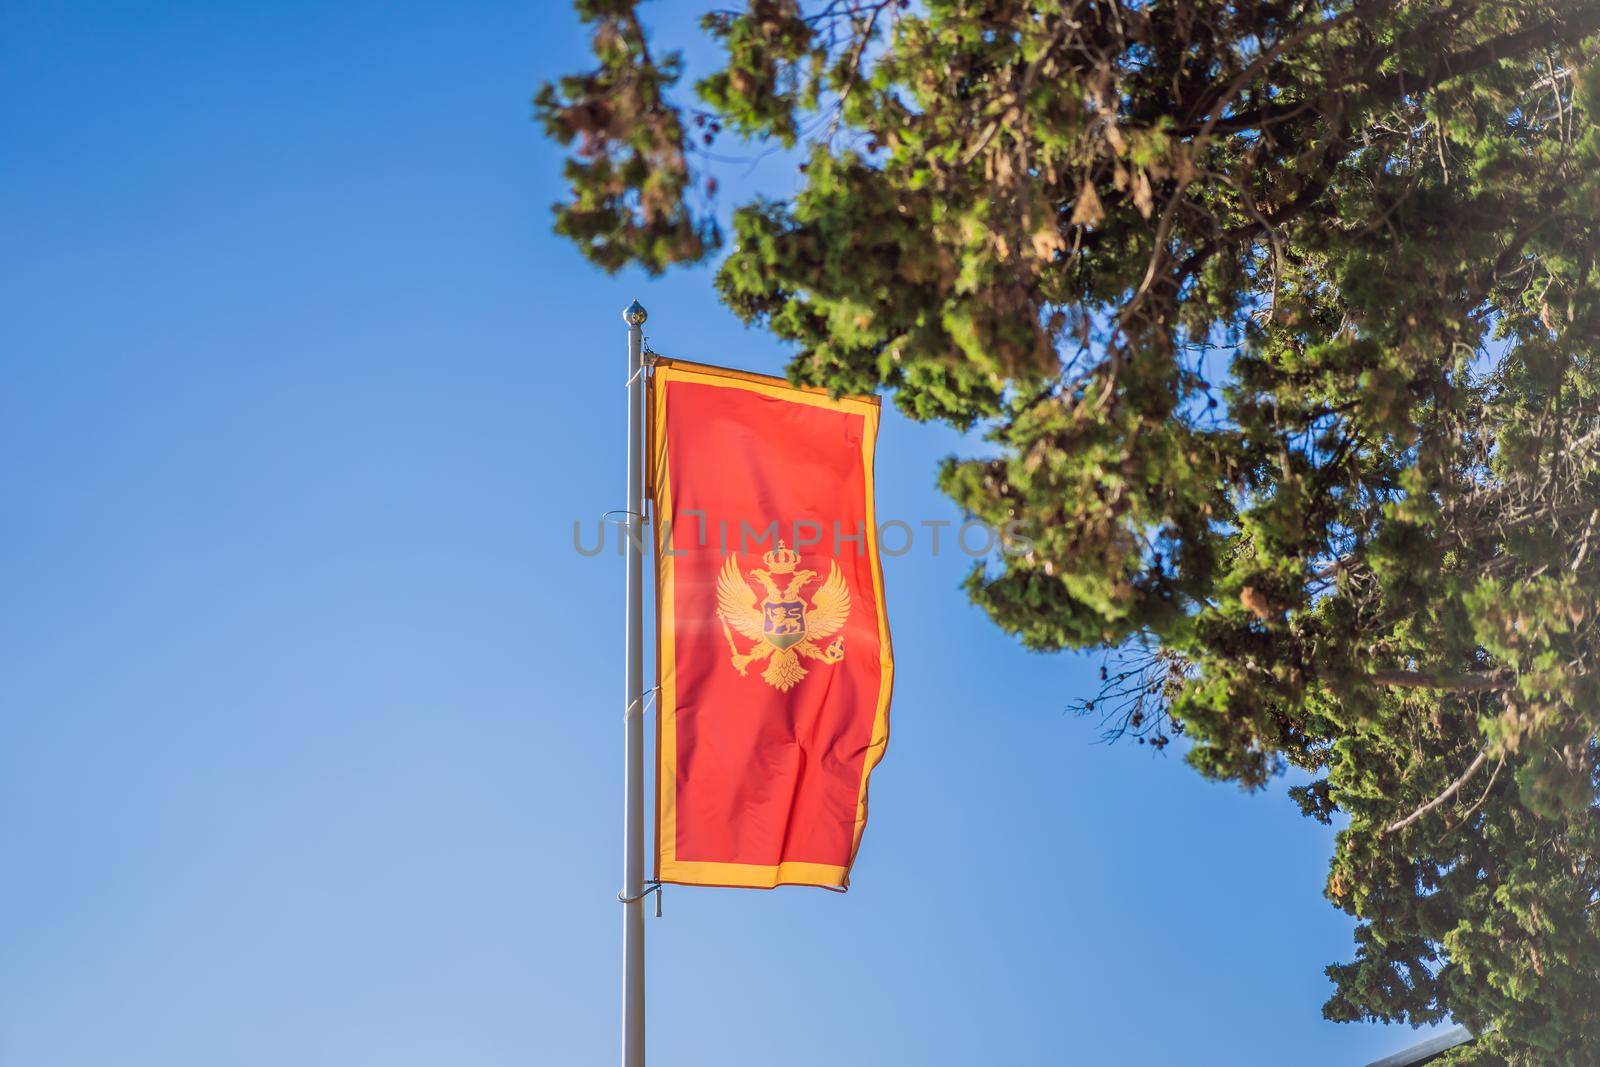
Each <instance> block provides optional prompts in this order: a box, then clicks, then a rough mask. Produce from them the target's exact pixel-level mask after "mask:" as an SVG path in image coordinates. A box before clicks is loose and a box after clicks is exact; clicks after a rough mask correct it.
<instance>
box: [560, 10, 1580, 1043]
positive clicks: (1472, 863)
mask: <svg viewBox="0 0 1600 1067" xmlns="http://www.w3.org/2000/svg"><path fill="white" fill-rule="evenodd" d="M582 10H583V13H584V15H585V17H586V18H588V19H590V20H591V21H593V22H594V23H595V25H596V33H595V45H596V55H597V57H598V60H599V66H598V68H597V69H596V70H595V71H593V72H591V73H589V74H586V75H582V76H579V77H575V78H571V79H567V80H565V81H564V82H563V83H562V84H561V85H560V86H559V87H554V88H552V87H547V88H546V89H545V90H544V91H543V92H542V93H541V95H540V98H539V105H540V113H541V116H542V118H543V120H544V122H545V123H546V125H547V127H548V128H549V129H550V131H551V132H552V133H553V134H554V135H555V136H556V137H558V138H559V139H561V140H562V141H563V143H572V142H574V141H575V142H576V143H577V155H576V156H575V158H574V160H573V161H572V163H571V165H570V169H569V178H570V180H571V183H572V190H573V197H572V200H571V201H570V202H569V203H567V204H565V205H562V206H560V207H559V208H558V222H557V225H558V228H560V229H561V230H562V232H564V233H568V234H570V235H571V236H573V237H574V239H576V240H577V241H578V243H579V244H580V246H581V247H582V248H584V250H585V251H586V253H587V254H589V255H590V256H591V257H592V258H594V259H595V260H596V261H597V262H599V263H601V264H602V265H604V266H606V267H609V268H615V267H618V266H620V265H622V264H625V263H629V262H637V263H641V264H643V265H644V266H646V267H647V268H650V269H653V270H654V269H661V268H662V267H664V266H666V265H668V264H670V263H674V262H683V261H691V260H695V259H699V258H703V257H704V256H706V255H708V254H709V253H710V252H711V251H712V250H713V249H714V248H715V247H716V244H717V242H716V228H715V226H714V224H713V223H712V221H711V220H710V217H709V215H708V214H707V213H706V211H705V209H704V207H696V206H695V205H694V203H693V201H694V200H695V198H696V196H697V195H698V194H697V193H696V188H697V186H698V184H699V183H700V182H702V181H706V182H709V181H711V180H712V179H711V176H710V174H709V172H708V169H707V167H706V166H702V167H700V168H698V169H696V168H693V167H691V165H690V161H691V160H692V159H693V158H694V152H695V150H696V146H695V144H694V142H693V141H692V140H691V139H690V138H689V137H688V136H687V135H686V133H685V129H686V128H687V124H688V123H690V122H692V123H694V129H696V130H697V131H700V132H699V133H698V137H699V138H700V140H701V141H702V142H704V143H706V144H709V143H711V142H712V141H714V140H715V139H716V136H717V135H718V134H719V132H720V131H721V130H722V129H723V128H724V127H726V128H727V130H728V131H729V132H730V134H731V135H735V136H738V137H741V138H746V139H751V140H755V141H760V140H763V139H773V140H776V141H777V142H779V143H781V144H785V145H792V144H798V143H800V142H804V143H805V145H806V148H805V151H806V152H807V156H806V159H807V162H806V163H805V165H804V167H803V170H804V179H803V182H802V184H801V187H800V188H799V190H798V191H797V192H795V193H794V194H793V195H792V196H790V197H788V198H786V199H782V200H771V199H760V200H756V201H753V202H751V203H747V204H744V205H741V206H738V207H737V208H736V209H735V210H734V212H733V216H732V218H733V227H734V230H735V234H736V246H735V247H734V249H733V250H732V252H731V253H729V254H728V255H727V256H726V257H725V258H724V259H723V261H722V264H721V267H720V270H719V272H718V275H717V286H718V290H719V292H720V293H721V295H722V298H723V299H724V301H725V302H726V303H727V304H728V306H729V307H731V308H733V309H734V310H735V311H736V312H737V313H738V314H740V315H741V316H743V317H744V318H745V319H746V320H748V321H750V322H752V323H757V324H760V325H762V326H764V327H765V328H767V329H769V330H771V331H772V332H773V333H774V334H776V335H777V336H779V337H782V338H784V339H786V340H788V341H790V342H792V343H793V344H794V346H795V350H796V352H797V355H796V356H795V359H794V361H793V363H792V364H791V367H790V373H791V376H792V377H793V378H794V379H795V380H796V381H800V382H807V383H813V384H820V385H824V386H827V387H829V388H831V389H834V390H837V391H841V392H863V391H868V390H880V389H881V390H884V391H886V392H888V393H889V394H890V395H892V397H893V399H894V401H895V403H897V404H898V405H899V406H900V407H901V409H902V410H903V411H905V412H907V413H908V414H910V415H911V416H913V417H914V418H918V419H938V420H943V421H946V422H949V423H952V424H954V425H956V426H960V427H963V428H969V427H980V428H981V429H982V430H983V432H984V433H986V435H987V436H988V438H989V439H990V441H991V442H992V443H993V444H994V446H995V448H994V450H993V455H992V458H983V459H956V458H952V459H950V460H948V461H947V462H946V463H945V464H944V466H943V468H942V469H941V471H940V475H939V478H940V484H941V486H942V487H943V488H944V490H945V491H946V492H947V493H949V494H950V496H951V497H952V498H953V499H954V500H956V501H957V502H958V503H959V504H960V505H961V506H962V507H963V508H964V509H966V510H967V511H968V512H970V513H971V514H973V515H976V516H980V517H982V518H984V519H987V520H989V521H991V522H993V523H996V524H1002V525H1003V524H1006V523H1010V522H1019V523H1021V524H1022V525H1023V526H1024V527H1025V528H1027V529H1028V530H1029V532H1030V536H1031V537H1032V539H1033V541H1034V551H1033V552H1032V553H1031V554H1030V555H1028V556H1024V557H1006V558H1004V559H1000V560H997V561H996V562H995V563H994V564H992V565H990V566H988V567H980V568H978V569H976V570H975V571H974V572H973V573H972V575H971V576H970V578H969V580H968V583H967V588H968V592H969V593H970V595H971V596H972V598H973V599H974V600H975V601H976V602H977V603H978V604H980V605H981V606H983V607H984V609H985V610H987V611H988V612H989V614H990V615H991V616H992V617H993V618H994V620H995V621H996V623H997V624H999V625H1000V626H1002V627H1004V628H1005V629H1006V630H1008V631H1010V632H1012V633H1015V634H1016V635H1018V637H1019V638H1020V639H1021V640H1022V641H1023V642H1024V643H1025V644H1027V645H1028V646H1030V647H1033V648H1040V649H1057V648H1085V647H1103V648H1106V649H1110V650H1113V654H1112V656H1111V660H1110V662H1109V663H1108V670H1107V672H1106V675H1105V686H1104V689H1103V690H1102V691H1101V692H1100V693H1098V694H1096V696H1095V698H1094V699H1093V700H1089V701H1085V702H1084V704H1085V706H1086V709H1088V710H1093V711H1096V712H1098V713H1100V714H1102V715H1104V716H1106V717H1107V718H1108V725H1109V728H1110V729H1111V730H1112V731H1113V732H1117V733H1127V734H1130V735H1132V736H1135V737H1137V738H1138V739H1139V740H1140V741H1141V742H1143V743H1147V744H1153V745H1156V746H1158V747H1160V746H1164V745H1166V744H1167V743H1168V742H1169V741H1170V740H1171V738H1172V737H1173V736H1175V735H1176V734H1179V733H1182V734H1184V735H1186V736H1187V738H1188V741H1189V744H1188V756H1187V758H1188V760H1189V762H1190V763H1191V764H1192V765H1193V766H1194V767H1195V768H1196V769H1197V770H1199V771H1200V772H1201V773H1203V774H1206V775H1209V776H1212V777H1216V778H1220V779H1228V780H1233V781H1237V782H1239V783H1241V784H1243V785H1244V786H1246V787H1251V788H1254V787H1259V786H1261V785H1262V784H1264V783H1265V782H1266V781H1267V780H1268V779H1269V778H1270V777H1271V776H1272V775H1274V774H1276V773H1278V772H1279V771H1281V770H1282V769H1284V768H1285V767H1288V766H1293V767H1295V768H1298V769H1299V770H1300V771H1302V772H1304V775H1305V782H1304V784H1301V785H1297V786H1296V787H1295V788H1294V789H1293V790H1292V791H1291V793H1292V796H1293V797H1294V799H1295V801H1296V802H1297V803H1298V804H1299V805H1300V807H1301V809H1302V810H1303V811H1304V812H1305V813H1306V814H1307V815H1308V816H1310V817H1313V818H1316V819H1320V820H1322V821H1325V822H1334V823H1336V824H1337V825H1339V826H1340V827H1341V829H1340V831H1339V835H1338V839H1337V845H1336V848H1335V851H1334V855H1333V857H1332V860H1331V863H1330V868H1329V876H1328V882H1327V896H1328V899H1329V900H1330V901H1331V902H1332V903H1333V904H1334V905H1335V906H1337V907H1339V908H1342V909H1344V910H1345V911H1347V912H1348V913H1350V914H1351V915H1352V916H1354V917H1355V918H1356V919H1357V920H1358V926H1357V932H1356V949H1355V956H1354V958H1353V960H1351V961H1350V962H1348V963H1342V964H1337V965H1335V966H1332V967H1330V968H1329V969H1328V974H1329V976H1330V978H1331V979H1332V980H1333V984H1334V992H1333V996H1332V998H1331V999H1330V1000H1329V1001H1328V1004H1327V1005H1326V1008H1325V1011H1326V1013H1327V1015H1328V1016H1329V1017H1331V1018H1335V1019H1361V1018H1380V1019H1390V1020H1409V1021H1412V1022H1419V1023H1420V1022H1430V1021H1434V1020H1438V1019H1441V1018H1443V1017H1445V1016H1446V1015H1447V1014H1448V1015H1453V1016H1454V1017H1455V1018H1457V1019H1459V1020H1460V1021H1462V1022H1465V1023H1467V1024H1469V1025H1470V1026H1472V1027H1473V1028H1474V1029H1476V1030H1477V1031H1479V1032H1480V1033H1483V1034H1484V1035H1485V1036H1484V1037H1482V1038H1481V1039H1480V1040H1479V1041H1478V1042H1476V1043H1474V1044H1473V1045H1472V1046H1470V1047H1469V1048H1468V1049H1465V1050H1462V1051H1459V1052H1457V1053H1456V1054H1455V1060H1454V1061H1453V1062H1456V1063H1482V1064H1489V1063H1510V1064H1518V1065H1532V1064H1538V1065H1541V1067H1543V1065H1552V1064H1554V1065H1579V1064H1584V1065H1587V1064H1593V1063H1596V1062H1600V904H1597V903H1596V902H1597V901H1600V803H1597V797H1600V744H1597V740H1596V734H1597V728H1600V680H1597V675H1596V667H1597V661H1600V648H1597V625H1600V595H1597V594H1600V546H1596V545H1595V544H1594V542H1595V541H1597V540H1600V366H1597V362H1596V361H1597V359H1600V275H1597V264H1596V253H1597V251H1600V240H1597V239H1600V124H1597V121H1596V115H1597V114H1600V65H1597V64H1595V63H1594V56H1595V53H1596V50H1597V48H1600V40H1597V38H1596V33H1597V30H1600V5H1597V4H1595V3H1593V0H1539V2H1533V0H1456V2H1452V3H1449V4H1414V5H1400V4H1397V3H1394V2H1393V0H1356V2H1349V0H1335V2H1333V3H1328V4H1320V5H1316V4H1293V3H1264V4H1224V3H1218V2H1213V0H1159V2H1156V3H1143V2H1137V3H1135V2H1122V3H1115V2H1114V3H1105V4H1102V3H1094V4H1090V3H1086V2H1077V0H985V2H983V3H979V4H971V3H968V2H966V0H961V2H957V0H928V2H926V3H924V4H922V5H920V6H919V7H918V8H916V9H915V10H913V9H911V8H910V7H909V6H907V5H905V4H903V3H901V2H899V0H890V2H878V3H874V2H871V0H863V2H860V3H850V4H839V3H834V2H827V3H824V4H822V5H820V6H817V7H815V8H814V9H805V8H802V7H801V6H800V5H799V3H798V2H796V0H754V2H752V3H751V4H750V6H749V7H748V8H747V9H745V10H744V11H740V12H717V13H714V14H712V15H709V16H707V20H706V23H705V26H706V28H707V30H708V32H709V33H711V34H712V35H713V36H714V37H715V38H716V39H717V40H718V41H720V42H721V44H722V45H723V47H724V49H725V51H726V55H727V63H726V65H725V67H724V68H723V69H721V70H719V71H716V72H714V73H712V74H710V75H709V76H708V77H706V78H704V79H703V80H702V81H701V82H700V83H699V84H698V86H697V90H698V93H699V96H700V105H698V106H699V107H701V108H702V109H701V110H684V109H682V107H681V105H674V104H672V103H671V102H670V101H669V100H668V92H669V90H670V89H671V88H672V87H673V85H674V84H675V82H676V81H677V78H678V70H677V64H676V62H675V61H671V60H660V61H657V60H653V59H652V58H651V56H650V54H649V52H648V50H647V49H646V47H645V43H644V38H643V34H642V31H641V30H640V29H639V24H638V22H637V21H636V18H635V15H634V7H633V4H632V3H631V2H629V0H605V2H604V3H588V4H586V6H585V7H583V8H582ZM1113 668H1114V669H1113Z"/></svg>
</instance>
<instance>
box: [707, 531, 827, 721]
mask: <svg viewBox="0 0 1600 1067" xmlns="http://www.w3.org/2000/svg"><path fill="white" fill-rule="evenodd" d="M761 562H762V563H763V564H765V568H760V567H757V568H754V569H752V570H751V571H750V577H751V578H754V579H755V580H756V581H757V582H759V583H761V592H762V595H761V596H760V597H759V598H758V597H757V595H756V590H755V589H753V588H752V587H751V585H750V583H749V581H748V580H747V579H746V578H745V576H744V575H743V574H742V573H741V572H740V570H739V562H738V559H737V557H736V556H735V555H734V554H733V553H731V552H730V553H728V559H727V562H725V563H724V564H723V565H722V573H721V575H720V576H719V577H718V578H717V617H718V618H720V619H721V620H722V632H723V634H725V635H726V636H727V638H728V648H729V650H730V651H731V652H732V653H733V665H734V667H736V668H737V669H738V671H739V673H740V674H743V673H744V672H745V668H747V667H749V666H750V664H752V663H754V662H756V661H757V660H761V659H766V660H767V667H766V669H765V670H764V671H762V672H761V677H762V678H764V679H766V681H767V684H769V685H771V686H773V687H775V688H776V689H778V690H779V691H781V692H788V691H789V690H790V689H792V688H793V687H794V685H795V683H796V682H798V681H799V680H800V679H802V678H804V677H805V676H806V669H805V667H803V666H801V664H800V657H801V656H806V657H808V658H810V659H815V660H821V661H822V662H823V663H838V662H839V661H840V660H842V659H844V638H843V636H839V637H834V639H833V640H832V641H830V642H829V643H828V644H827V646H826V647H823V646H822V645H821V644H820V643H819V642H821V641H822V640H824V639H825V638H827V637H830V636H832V635H833V634H834V633H836V632H837V631H838V630H839V628H840V627H842V626H843V625H844V623H845V619H847V618H848V617H849V615H850V587H849V586H848V585H846V584H845V581H844V574H843V573H842V572H841V571H840V570H839V564H838V562H837V561H834V560H830V561H829V564H828V577H827V578H826V579H824V580H823V583H822V585H821V586H820V587H819V588H818V589H817V592H816V594H815V595H814V596H813V597H812V598H811V602H810V603H809V604H807V603H806V601H805V598H804V597H802V596H801V595H800V591H801V590H802V589H804V588H805V586H806V585H807V583H809V582H810V581H811V580H812V579H813V578H815V577H816V576H817V572H816V571H803V570H799V569H798V568H799V566H800V554H799V553H798V552H795V551H794V550H793V549H790V548H786V547H784V543H783V542H782V541H779V542H778V547H777V548H775V549H774V550H772V551H771V552H768V553H767V554H766V555H764V556H762V557H761ZM779 578H784V579H786V581H785V584H784V586H783V588H782V589H780V588H778V579H779ZM734 630H737V631H739V633H741V634H743V635H744V636H745V637H747V638H749V639H750V640H752V641H754V642H755V646H754V647H753V648H751V650H750V651H749V652H740V651H739V646H738V645H737V644H736V643H735V642H734V639H733V631H734Z"/></svg>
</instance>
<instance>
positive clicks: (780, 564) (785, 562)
mask: <svg viewBox="0 0 1600 1067" xmlns="http://www.w3.org/2000/svg"><path fill="white" fill-rule="evenodd" d="M761 562H762V563H765V564H766V565H767V570H769V571H771V572H772V573H773V574H791V573H793V571H794V569H795V567H797V566H799V565H800V553H798V552H796V551H795V550H794V549H792V548H787V547H785V546H784V543H783V542H782V541H779V542H778V547H777V548H775V549H773V550H772V551H771V552H768V553H767V554H766V555H764V556H762V557H761Z"/></svg>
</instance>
